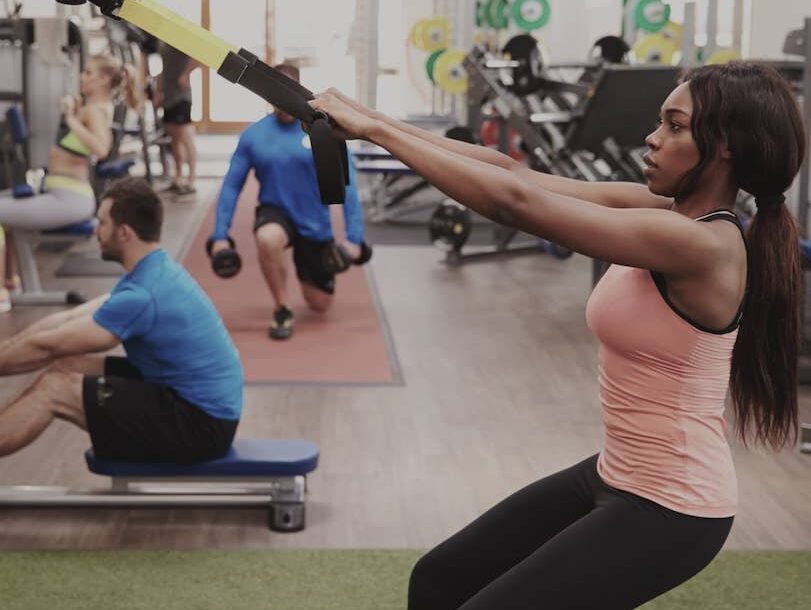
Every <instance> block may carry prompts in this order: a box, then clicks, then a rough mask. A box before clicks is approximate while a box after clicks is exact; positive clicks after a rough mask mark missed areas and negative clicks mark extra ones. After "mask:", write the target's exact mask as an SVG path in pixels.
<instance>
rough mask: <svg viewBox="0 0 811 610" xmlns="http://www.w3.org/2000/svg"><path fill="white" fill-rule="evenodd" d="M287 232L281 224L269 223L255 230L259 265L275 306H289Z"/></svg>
mask: <svg viewBox="0 0 811 610" xmlns="http://www.w3.org/2000/svg"><path fill="white" fill-rule="evenodd" d="M286 246H287V233H286V232H285V230H284V229H283V228H282V226H281V225H278V224H276V223H269V224H266V225H263V226H261V227H260V228H259V230H258V231H257V232H256V249H257V252H258V253H259V267H260V268H261V269H262V275H264V276H265V283H266V284H267V286H268V289H269V290H270V294H271V295H272V296H273V300H274V302H275V304H276V308H279V307H282V306H284V307H288V308H289V304H290V301H289V295H288V292H287V258H286V256H285V252H284V249H285V247H286Z"/></svg>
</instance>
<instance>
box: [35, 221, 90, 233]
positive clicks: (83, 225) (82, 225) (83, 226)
mask: <svg viewBox="0 0 811 610" xmlns="http://www.w3.org/2000/svg"><path fill="white" fill-rule="evenodd" d="M95 232H96V220H95V218H88V219H87V220H83V221H82V222H77V223H76V224H72V225H65V226H64V227H58V228H56V229H47V230H45V231H43V233H45V234H47V235H78V236H82V237H90V236H91V235H93V234H94V233H95Z"/></svg>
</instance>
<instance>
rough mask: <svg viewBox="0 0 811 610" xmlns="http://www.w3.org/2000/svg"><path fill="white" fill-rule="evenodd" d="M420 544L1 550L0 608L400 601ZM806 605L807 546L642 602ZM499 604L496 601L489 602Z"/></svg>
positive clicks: (383, 606)
mask: <svg viewBox="0 0 811 610" xmlns="http://www.w3.org/2000/svg"><path fill="white" fill-rule="evenodd" d="M419 555H420V553H419V552H418V551H373V550H322V551H319V550H312V551H311V550H289V551H288V550H284V551H282V550H265V551H255V550H249V551H241V550H237V551H30V552H25V551H24V552H18V551H14V552H2V553H0V608H3V610H18V609H25V610H38V609H40V608H41V609H43V610H45V609H47V610H73V609H76V610H79V609H81V610H95V609H99V610H120V609H124V610H130V609H132V610H136V609H137V610H140V609H144V610H180V609H182V610H198V609H199V610H207V609H212V610H214V609H216V610H237V609H242V608H245V609H248V608H250V609H251V610H256V609H260V608H262V609H271V610H395V609H398V610H404V609H405V599H406V597H405V596H406V586H407V582H408V574H409V572H410V570H411V567H412V566H413V565H414V562H415V561H416V560H417V558H418V557H419ZM809 607H811V553H807V552H768V553H767V552H735V551H727V552H724V553H722V554H721V555H720V556H719V557H718V558H717V559H716V560H715V561H714V562H713V563H712V564H711V565H710V566H709V567H708V568H707V569H706V570H704V571H703V572H702V573H701V574H699V575H698V576H697V577H695V578H694V579H692V580H691V581H689V582H688V583H686V584H685V585H683V586H681V587H679V588H678V589H676V590H674V591H671V592H670V593H668V594H666V595H664V596H662V597H661V598H659V599H657V600H654V601H653V602H651V603H649V604H647V605H646V606H644V608H646V609H648V610H677V609H679V610H681V609H685V610H686V609H690V610H695V609H704V608H707V609H712V610H726V609H729V610H733V609H734V610H747V609H752V610H755V609H757V610H766V609H769V610H771V609H775V610H778V609H779V610H793V609H797V610H799V609H801V608H802V609H803V610H805V609H807V608H809ZM494 610H497V609H494Z"/></svg>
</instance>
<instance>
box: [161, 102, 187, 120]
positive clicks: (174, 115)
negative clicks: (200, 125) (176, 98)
mask: <svg viewBox="0 0 811 610" xmlns="http://www.w3.org/2000/svg"><path fill="white" fill-rule="evenodd" d="M163 122H164V123H171V124H172V125H188V124H189V123H191V102H190V101H188V100H185V101H182V102H178V103H176V104H172V105H171V106H169V107H168V108H164V109H163Z"/></svg>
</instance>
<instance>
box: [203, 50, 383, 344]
mask: <svg viewBox="0 0 811 610" xmlns="http://www.w3.org/2000/svg"><path fill="white" fill-rule="evenodd" d="M276 68H277V69H278V70H280V71H281V72H283V73H284V74H285V75H287V76H289V77H290V78H293V79H295V80H296V81H298V80H299V71H298V68H296V67H295V66H291V65H287V64H282V65H279V66H276ZM251 169H253V170H254V173H255V174H256V178H257V179H258V180H259V205H258V206H257V207H256V218H255V221H254V227H253V230H254V235H255V238H256V246H257V251H258V255H259V266H260V268H261V269H262V274H263V275H264V277H265V282H266V283H267V285H268V288H269V289H270V294H271V295H272V297H273V301H274V304H275V310H274V313H273V321H272V323H271V326H270V329H269V334H270V337H271V338H272V339H287V338H289V337H290V335H291V334H292V332H293V312H292V311H291V310H290V307H289V303H290V300H289V294H288V291H287V275H288V270H287V267H288V263H287V258H286V256H285V252H284V251H285V249H286V248H288V247H292V248H293V261H294V263H295V267H296V275H297V277H298V279H299V282H300V283H301V292H302V295H303V296H304V300H305V301H306V302H307V305H309V306H310V308H311V309H313V310H315V311H317V312H325V311H326V310H327V309H329V307H330V305H331V304H332V295H333V293H334V291H335V274H334V273H333V272H332V271H330V270H329V268H328V267H325V265H324V263H323V261H324V251H325V250H326V249H329V248H332V247H333V245H334V241H333V234H332V223H331V220H330V212H329V207H328V206H325V205H324V204H323V203H322V202H321V195H320V194H319V190H318V181H317V178H316V173H315V164H314V162H313V155H312V149H311V146H310V138H309V136H308V135H307V134H305V133H304V132H303V131H302V129H301V125H300V123H299V122H298V121H297V120H296V119H295V117H293V116H291V115H289V114H287V113H286V112H283V111H281V110H279V109H278V108H277V109H276V110H275V111H274V112H273V114H269V115H267V116H266V117H265V118H263V119H261V120H259V121H257V122H256V123H254V124H253V125H251V126H249V127H248V128H247V129H246V130H245V131H244V132H243V133H242V135H241V136H240V138H239V144H238V145H237V149H236V151H235V152H234V155H233V156H232V157H231V165H230V167H229V169H228V173H227V174H226V176H225V180H224V181H223V185H222V190H221V191H220V197H219V199H218V200H217V220H216V226H215V227H214V232H213V233H212V235H211V239H212V242H213V244H212V253H215V252H217V251H219V250H222V249H224V248H228V247H229V243H228V241H227V239H228V229H229V228H230V226H231V220H232V218H233V216H234V209H235V208H236V205H237V199H238V198H239V194H240V191H241V190H242V187H243V186H244V184H245V180H246V178H247V177H248V173H249V172H250V171H251ZM349 181H350V184H349V185H348V186H347V188H346V201H345V203H344V207H343V212H344V220H345V224H346V239H347V241H346V242H344V243H343V244H341V246H343V248H344V250H345V251H346V252H347V253H348V254H349V256H350V258H351V259H352V260H354V261H358V260H359V259H360V258H361V244H362V243H363V209H362V208H361V204H360V201H359V200H358V192H357V189H356V186H355V168H354V164H353V161H352V157H351V155H350V158H349ZM365 260H367V259H365Z"/></svg>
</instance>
